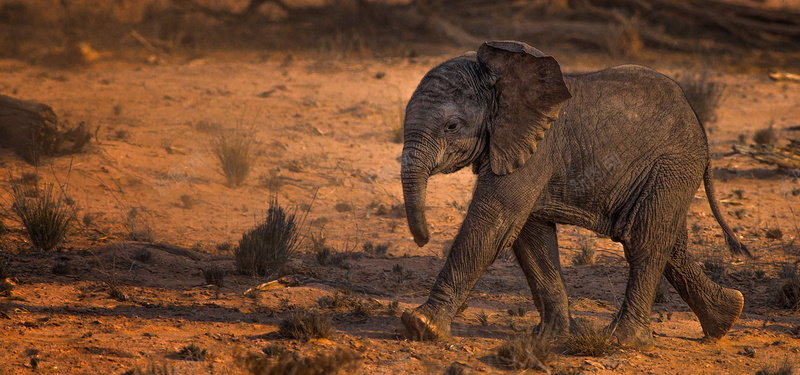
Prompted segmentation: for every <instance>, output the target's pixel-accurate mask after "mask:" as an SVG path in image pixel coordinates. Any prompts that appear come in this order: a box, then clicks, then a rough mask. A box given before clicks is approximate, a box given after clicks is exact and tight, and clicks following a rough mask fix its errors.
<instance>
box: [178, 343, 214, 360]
mask: <svg viewBox="0 0 800 375" xmlns="http://www.w3.org/2000/svg"><path fill="white" fill-rule="evenodd" d="M178 356H179V357H181V358H183V359H184V360H186V361H197V362H202V361H205V360H206V357H208V350H206V349H203V348H200V347H199V346H197V345H196V344H194V343H192V344H189V345H187V346H184V347H183V348H182V349H181V350H180V351H179V352H178Z"/></svg>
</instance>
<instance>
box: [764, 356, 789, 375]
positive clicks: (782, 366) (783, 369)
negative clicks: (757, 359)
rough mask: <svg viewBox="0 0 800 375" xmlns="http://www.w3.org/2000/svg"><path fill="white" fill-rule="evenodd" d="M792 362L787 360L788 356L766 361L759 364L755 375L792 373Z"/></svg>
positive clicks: (784, 374)
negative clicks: (779, 359)
mask: <svg viewBox="0 0 800 375" xmlns="http://www.w3.org/2000/svg"><path fill="white" fill-rule="evenodd" d="M794 367H795V366H794V362H792V361H789V357H788V356H786V357H784V359H783V361H780V362H774V359H773V362H767V363H762V364H761V370H758V371H757V372H756V375H792V374H793V373H794Z"/></svg>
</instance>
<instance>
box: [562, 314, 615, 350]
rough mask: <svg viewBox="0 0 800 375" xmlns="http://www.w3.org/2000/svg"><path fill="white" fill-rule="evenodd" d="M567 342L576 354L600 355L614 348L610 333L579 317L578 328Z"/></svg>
mask: <svg viewBox="0 0 800 375" xmlns="http://www.w3.org/2000/svg"><path fill="white" fill-rule="evenodd" d="M566 344H567V350H569V352H570V353H572V354H574V355H583V356H591V357H600V356H602V355H604V354H606V353H609V352H611V351H613V350H614V344H613V343H612V342H611V338H610V337H609V335H606V333H605V332H603V330H602V329H599V328H597V327H595V326H594V325H593V324H591V323H590V322H589V321H587V320H584V319H577V330H576V332H574V333H572V334H570V335H569V338H568V339H567V342H566Z"/></svg>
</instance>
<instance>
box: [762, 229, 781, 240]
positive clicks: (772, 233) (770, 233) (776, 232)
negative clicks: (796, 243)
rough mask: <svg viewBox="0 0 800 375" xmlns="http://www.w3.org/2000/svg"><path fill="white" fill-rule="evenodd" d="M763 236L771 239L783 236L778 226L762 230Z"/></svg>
mask: <svg viewBox="0 0 800 375" xmlns="http://www.w3.org/2000/svg"><path fill="white" fill-rule="evenodd" d="M764 236H766V237H767V238H769V239H771V240H779V239H781V238H783V231H782V230H781V228H778V227H774V228H767V230H766V231H764Z"/></svg>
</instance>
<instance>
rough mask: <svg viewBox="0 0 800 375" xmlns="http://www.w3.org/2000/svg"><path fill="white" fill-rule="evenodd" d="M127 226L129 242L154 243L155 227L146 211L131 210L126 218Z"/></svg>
mask: <svg viewBox="0 0 800 375" xmlns="http://www.w3.org/2000/svg"><path fill="white" fill-rule="evenodd" d="M125 226H126V227H127V230H128V233H127V235H126V236H127V238H128V240H130V241H138V242H153V241H154V238H153V234H154V233H153V226H152V225H150V218H149V217H148V216H147V214H146V212H145V209H142V208H138V207H133V208H131V210H130V211H128V215H127V216H126V221H125Z"/></svg>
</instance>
